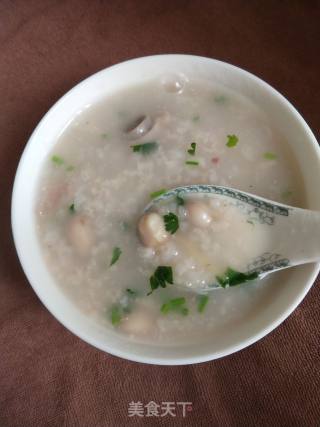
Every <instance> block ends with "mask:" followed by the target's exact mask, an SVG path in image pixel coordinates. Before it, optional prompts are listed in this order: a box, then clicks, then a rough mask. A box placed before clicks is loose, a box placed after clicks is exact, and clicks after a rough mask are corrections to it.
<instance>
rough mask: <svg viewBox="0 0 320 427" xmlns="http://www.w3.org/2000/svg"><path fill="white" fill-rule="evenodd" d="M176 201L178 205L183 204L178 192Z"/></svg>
mask: <svg viewBox="0 0 320 427" xmlns="http://www.w3.org/2000/svg"><path fill="white" fill-rule="evenodd" d="M176 202H177V205H178V206H183V205H184V199H183V198H182V197H181V196H179V194H178V195H177V196H176Z"/></svg>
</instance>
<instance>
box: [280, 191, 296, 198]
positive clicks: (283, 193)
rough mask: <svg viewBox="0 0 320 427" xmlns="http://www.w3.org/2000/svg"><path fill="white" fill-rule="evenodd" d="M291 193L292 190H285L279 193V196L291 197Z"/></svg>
mask: <svg viewBox="0 0 320 427" xmlns="http://www.w3.org/2000/svg"><path fill="white" fill-rule="evenodd" d="M292 194H293V192H292V191H291V190H285V191H283V192H282V193H281V197H282V198H283V199H285V200H286V199H288V198H289V197H291V196H292Z"/></svg>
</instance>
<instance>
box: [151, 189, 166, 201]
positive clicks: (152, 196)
mask: <svg viewBox="0 0 320 427" xmlns="http://www.w3.org/2000/svg"><path fill="white" fill-rule="evenodd" d="M167 191H168V190H167V189H166V188H161V190H158V191H154V192H153V193H150V199H155V198H156V197H159V196H162V194H164V193H166V192H167Z"/></svg>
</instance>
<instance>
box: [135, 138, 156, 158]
mask: <svg viewBox="0 0 320 427" xmlns="http://www.w3.org/2000/svg"><path fill="white" fill-rule="evenodd" d="M131 148H132V150H133V152H134V153H141V154H143V155H144V156H146V155H148V154H151V153H153V152H154V151H156V150H157V149H158V143H157V142H155V141H151V142H145V143H144V144H137V145H131Z"/></svg>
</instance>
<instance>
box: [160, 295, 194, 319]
mask: <svg viewBox="0 0 320 427" xmlns="http://www.w3.org/2000/svg"><path fill="white" fill-rule="evenodd" d="M185 304H186V299H185V298H183V297H181V298H174V299H171V300H169V301H167V302H165V303H164V304H162V306H161V309H160V311H161V313H163V314H167V313H169V312H170V311H174V312H177V313H180V314H182V315H184V316H186V315H187V314H188V313H189V310H188V308H187V307H186V306H185Z"/></svg>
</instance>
